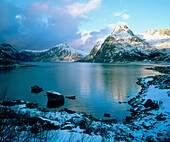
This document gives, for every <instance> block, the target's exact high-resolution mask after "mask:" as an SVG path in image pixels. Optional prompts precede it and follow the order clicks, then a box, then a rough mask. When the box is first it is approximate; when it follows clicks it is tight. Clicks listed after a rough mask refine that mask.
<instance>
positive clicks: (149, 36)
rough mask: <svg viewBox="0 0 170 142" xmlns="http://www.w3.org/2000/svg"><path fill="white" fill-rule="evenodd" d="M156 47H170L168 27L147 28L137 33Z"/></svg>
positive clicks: (169, 30)
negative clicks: (147, 29)
mask: <svg viewBox="0 0 170 142" xmlns="http://www.w3.org/2000/svg"><path fill="white" fill-rule="evenodd" d="M137 36H138V37H139V38H142V39H143V40H145V41H146V42H148V43H149V44H150V45H151V46H152V47H155V48H157V49H167V48H170V29H168V28H166V29H160V30H152V29H151V30H149V31H145V32H143V33H140V34H138V35H137Z"/></svg>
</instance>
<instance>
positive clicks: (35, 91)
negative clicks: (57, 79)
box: [31, 85, 43, 94]
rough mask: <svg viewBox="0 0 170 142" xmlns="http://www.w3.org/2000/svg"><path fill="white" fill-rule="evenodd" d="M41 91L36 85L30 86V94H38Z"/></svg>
mask: <svg viewBox="0 0 170 142" xmlns="http://www.w3.org/2000/svg"><path fill="white" fill-rule="evenodd" d="M42 91H43V89H42V88H41V87H39V86H38V85H35V86H31V93H35V94H38V93H40V92H42Z"/></svg>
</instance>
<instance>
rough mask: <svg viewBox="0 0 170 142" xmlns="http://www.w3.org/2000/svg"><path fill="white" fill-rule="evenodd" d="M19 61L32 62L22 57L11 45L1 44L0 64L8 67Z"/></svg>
mask: <svg viewBox="0 0 170 142" xmlns="http://www.w3.org/2000/svg"><path fill="white" fill-rule="evenodd" d="M18 61H30V59H29V58H27V57H25V56H24V55H22V54H21V53H20V52H18V51H17V50H16V49H15V48H14V47H12V46H11V45H10V44H6V43H3V44H0V64H1V65H6V64H7V65H8V64H13V63H15V62H18Z"/></svg>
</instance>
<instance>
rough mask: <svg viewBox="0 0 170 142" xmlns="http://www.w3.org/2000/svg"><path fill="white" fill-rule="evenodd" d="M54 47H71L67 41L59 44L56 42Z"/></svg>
mask: <svg viewBox="0 0 170 142" xmlns="http://www.w3.org/2000/svg"><path fill="white" fill-rule="evenodd" d="M55 47H62V48H71V47H70V46H69V45H68V44H67V43H61V44H58V45H56V46H54V48H55Z"/></svg>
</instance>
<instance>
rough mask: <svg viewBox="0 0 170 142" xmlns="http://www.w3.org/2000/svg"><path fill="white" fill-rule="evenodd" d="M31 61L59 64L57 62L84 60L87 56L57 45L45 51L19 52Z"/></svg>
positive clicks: (68, 47) (67, 46)
mask: <svg viewBox="0 0 170 142" xmlns="http://www.w3.org/2000/svg"><path fill="white" fill-rule="evenodd" d="M21 53H22V54H24V55H25V56H27V57H28V58H31V59H32V60H33V61H38V62H39V61H40V62H59V61H69V62H71V61H76V60H80V59H82V58H84V57H85V56H86V55H87V54H86V53H85V52H83V51H79V50H76V49H74V48H72V47H70V46H69V45H67V44H66V43H65V44H59V45H56V46H55V47H53V48H51V49H47V50H40V51H34V50H25V51H22V52H21Z"/></svg>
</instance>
